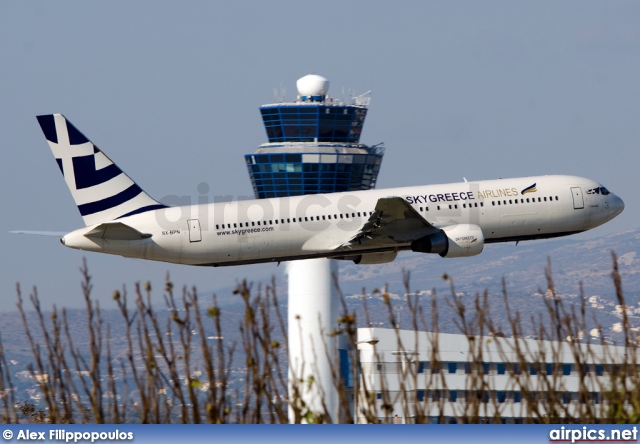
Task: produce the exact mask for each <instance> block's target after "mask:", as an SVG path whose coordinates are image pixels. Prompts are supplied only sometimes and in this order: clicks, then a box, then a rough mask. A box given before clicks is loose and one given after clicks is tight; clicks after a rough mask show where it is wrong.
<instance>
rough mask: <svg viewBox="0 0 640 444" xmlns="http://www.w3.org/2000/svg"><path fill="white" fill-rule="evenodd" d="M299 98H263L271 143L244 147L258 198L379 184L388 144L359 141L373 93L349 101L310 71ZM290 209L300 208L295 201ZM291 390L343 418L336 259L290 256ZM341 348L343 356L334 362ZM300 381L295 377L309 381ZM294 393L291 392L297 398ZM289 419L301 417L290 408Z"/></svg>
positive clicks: (317, 409)
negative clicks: (251, 149) (337, 379)
mask: <svg viewBox="0 0 640 444" xmlns="http://www.w3.org/2000/svg"><path fill="white" fill-rule="evenodd" d="M296 86H297V88H298V96H297V99H296V100H295V101H293V102H285V101H284V98H283V99H282V100H281V101H280V102H279V103H274V104H270V105H263V106H261V107H260V114H261V115H262V121H263V122H264V127H265V130H266V131H267V137H268V139H269V142H268V143H264V144H262V145H260V146H259V147H258V150H257V151H256V152H255V153H253V154H247V155H245V160H246V163H247V167H248V169H249V176H250V177H251V182H252V184H253V190H254V193H255V195H256V198H258V199H264V198H269V197H288V196H301V195H307V194H320V193H334V192H347V191H358V190H369V189H371V188H373V187H374V186H375V184H376V180H377V178H378V171H379V170H380V164H381V162H382V156H383V154H384V148H383V147H382V146H381V144H380V145H376V146H371V147H369V146H366V145H363V144H361V143H360V135H361V134H362V127H363V126H364V121H365V118H366V117H367V110H368V107H369V102H370V98H369V94H368V93H365V94H363V95H360V96H357V97H351V98H350V99H349V101H348V103H345V102H343V101H342V100H335V99H333V98H332V97H331V96H329V94H328V93H329V81H328V80H327V79H325V78H324V77H321V76H318V75H314V74H310V75H307V76H305V77H302V78H301V79H299V80H298V82H297V85H296ZM289 211H291V212H292V214H295V209H293V208H291V209H289ZM287 275H288V284H287V285H288V298H287V299H288V314H287V320H288V321H287V324H288V331H289V335H288V345H289V347H288V350H289V354H288V357H289V381H290V385H289V394H290V397H293V396H294V393H296V394H297V395H296V396H300V397H301V398H302V400H303V401H304V402H305V404H306V405H307V406H308V408H310V410H311V411H314V412H322V413H325V412H326V413H328V414H329V416H330V417H331V422H333V423H336V422H338V421H340V418H338V411H339V407H338V405H339V400H338V396H337V392H336V390H335V387H334V385H333V376H332V370H333V369H336V368H340V370H341V372H343V373H344V372H345V370H346V372H347V373H348V369H345V367H344V365H345V362H346V361H347V360H348V359H346V356H345V355H346V354H348V351H347V350H346V345H345V344H339V345H338V344H337V343H336V340H335V338H334V337H330V336H327V332H330V331H333V330H334V329H335V328H336V327H337V318H338V310H339V305H340V304H339V299H338V295H337V291H336V288H335V285H334V277H337V275H338V266H337V261H336V260H329V259H307V260H299V261H291V262H289V263H288V264H287ZM336 349H339V355H340V362H339V363H337V362H333V356H335V354H334V352H335V350H336ZM310 377H313V378H314V380H315V381H316V383H315V384H313V385H312V384H306V383H305V384H303V386H302V387H300V385H298V386H297V389H298V390H296V389H294V387H293V385H292V384H293V382H292V381H308V380H309V379H310ZM292 399H293V398H292ZM289 420H290V421H291V422H297V421H299V420H300V418H296V415H295V414H294V412H293V410H292V409H291V408H290V409H289Z"/></svg>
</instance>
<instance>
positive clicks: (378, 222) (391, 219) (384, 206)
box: [338, 196, 439, 249]
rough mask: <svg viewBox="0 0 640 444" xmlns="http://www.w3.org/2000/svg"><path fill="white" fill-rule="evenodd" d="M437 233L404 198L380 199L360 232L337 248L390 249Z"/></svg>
mask: <svg viewBox="0 0 640 444" xmlns="http://www.w3.org/2000/svg"><path fill="white" fill-rule="evenodd" d="M437 231H439V230H438V229H437V228H436V227H434V226H433V225H431V224H430V223H429V222H427V220H426V219H425V218H423V217H422V216H420V213H418V212H417V211H416V210H415V209H414V208H413V207H412V206H411V205H409V204H408V203H407V201H405V200H404V199H403V198H401V197H397V196H393V197H383V198H380V199H378V202H377V203H376V209H375V211H374V212H373V214H372V215H371V216H370V217H369V220H367V221H366V222H365V224H364V225H363V226H362V228H360V231H358V233H357V234H356V235H355V236H353V237H352V238H351V239H349V241H348V242H346V243H344V244H342V245H340V246H339V247H338V249H350V248H352V247H353V246H355V245H365V244H366V246H367V247H372V248H375V247H376V246H378V245H379V246H381V247H382V246H389V245H394V244H399V243H407V242H411V241H413V240H416V239H420V238H421V237H424V236H427V235H429V234H431V233H435V232H437Z"/></svg>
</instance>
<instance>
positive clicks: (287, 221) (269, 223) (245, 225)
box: [216, 211, 373, 230]
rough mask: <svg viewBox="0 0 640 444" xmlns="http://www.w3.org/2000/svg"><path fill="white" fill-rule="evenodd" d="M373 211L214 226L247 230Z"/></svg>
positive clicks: (357, 214)
mask: <svg viewBox="0 0 640 444" xmlns="http://www.w3.org/2000/svg"><path fill="white" fill-rule="evenodd" d="M372 214H373V211H369V212H368V213H367V212H366V211H362V212H360V211H359V212H357V213H340V214H324V215H322V216H305V217H290V218H286V219H284V218H283V219H272V220H263V221H259V220H258V221H251V222H236V223H229V224H216V230H220V229H223V230H224V229H229V228H249V227H255V226H258V227H260V226H265V227H266V226H273V225H285V224H290V223H300V222H315V221H321V220H338V219H350V218H356V217H367V216H371V215H372Z"/></svg>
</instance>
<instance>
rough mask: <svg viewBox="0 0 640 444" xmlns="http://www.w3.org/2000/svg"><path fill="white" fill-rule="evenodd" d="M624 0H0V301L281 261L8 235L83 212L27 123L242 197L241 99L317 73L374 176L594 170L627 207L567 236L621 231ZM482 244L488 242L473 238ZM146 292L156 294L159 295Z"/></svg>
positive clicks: (177, 190) (627, 124) (135, 167)
mask: <svg viewBox="0 0 640 444" xmlns="http://www.w3.org/2000/svg"><path fill="white" fill-rule="evenodd" d="M638 23H640V3H638V2H632V1H611V2H596V1H563V2H545V1H541V2H513V1H483V2H476V1H448V2H441V1H438V2H431V1H405V2H394V3H392V2H382V1H366V2H365V1H352V2H342V1H324V2H321V3H318V2H305V1H295V2H294V1H270V2H252V3H244V2H205V1H202V2H196V1H187V2H151V1H136V2H123V1H122V2H119V1H115V2H80V1H70V2H63V3H59V2H55V3H51V2H43V1H42V2H2V3H0V41H2V44H1V45H0V135H1V140H2V150H3V154H4V156H3V162H1V163H0V169H1V170H0V172H1V175H0V177H1V180H2V182H1V184H2V186H3V188H4V190H5V191H4V193H2V203H3V205H2V211H3V217H2V218H1V220H0V252H1V253H0V254H2V267H1V268H0V283H1V285H2V286H1V287H0V288H1V290H2V293H1V294H2V298H1V299H0V311H7V310H12V309H14V307H15V284H16V282H20V283H21V284H22V285H23V287H24V288H25V289H27V290H28V289H30V288H31V287H32V286H34V285H37V286H38V288H39V293H40V297H41V299H42V300H43V304H44V305H45V306H50V305H52V304H54V303H55V304H58V305H59V306H69V307H72V306H80V305H81V304H82V300H81V294H80V290H79V288H80V287H79V278H80V275H79V273H78V268H79V266H80V265H81V261H82V257H83V256H86V257H87V259H88V263H89V266H90V269H91V271H92V274H93V275H94V279H95V280H94V284H95V287H94V289H95V295H96V297H97V298H99V299H100V300H101V304H102V305H103V306H109V303H110V295H111V294H112V292H113V290H114V289H116V288H120V287H121V286H122V285H123V284H126V285H127V286H128V287H131V285H132V283H133V282H135V281H144V280H150V281H152V282H154V283H159V284H161V283H162V280H163V279H164V276H165V274H166V273H167V272H169V273H170V274H171V276H172V278H173V279H174V281H175V282H176V284H178V285H182V284H187V285H192V284H195V285H197V286H198V287H199V288H201V289H203V290H213V289H216V288H220V287H223V286H228V285H231V284H233V283H234V282H235V281H236V280H238V279H241V278H243V277H246V278H248V279H250V280H254V281H255V280H261V279H268V278H269V277H270V276H271V274H274V273H275V274H276V275H280V273H281V270H282V267H281V268H280V269H278V268H276V267H275V265H256V266H246V267H235V268H225V269H203V268H190V267H184V266H175V265H168V264H162V263H151V262H144V261H138V260H131V259H124V258H120V257H112V256H102V255H97V254H89V253H87V254H83V253H82V252H78V251H74V250H70V249H66V248H64V247H62V246H61V245H60V244H59V243H58V241H57V240H56V239H53V238H43V237H31V236H29V237H27V236H17V235H11V234H9V233H8V231H9V230H16V229H27V230H55V231H67V230H68V231H70V230H73V229H75V228H79V227H80V226H82V220H81V218H80V215H79V214H78V212H77V209H76V208H75V205H74V203H73V200H72V199H71V196H70V194H69V192H68V190H67V189H66V186H65V184H64V181H63V179H62V177H61V175H60V172H59V170H58V168H57V167H56V165H55V162H54V160H53V157H52V154H51V152H50V150H49V148H48V146H47V144H46V142H45V140H44V138H43V136H42V133H41V132H40V129H39V127H38V124H37V122H36V119H35V116H36V115H38V114H46V113H56V112H60V113H63V114H65V115H66V116H67V118H68V119H69V120H71V121H72V122H73V123H74V124H75V125H76V126H77V127H78V128H80V130H81V131H83V132H84V133H85V134H86V135H87V136H88V137H89V138H91V139H92V141H93V142H94V143H95V144H96V145H98V146H99V147H100V148H101V149H102V150H104V151H105V152H106V153H107V154H108V155H109V156H110V157H111V159H113V160H114V161H115V162H116V163H117V164H118V165H119V166H120V167H121V168H122V169H123V170H124V171H126V172H127V173H128V174H129V175H130V176H131V177H132V178H133V179H134V180H135V181H136V182H138V184H139V185H141V186H142V187H143V188H144V189H145V191H147V192H148V193H149V194H151V195H152V196H153V197H155V198H158V199H162V198H166V197H167V196H185V197H186V198H191V199H193V201H194V202H195V201H196V199H197V198H198V196H199V193H198V184H200V183H202V182H205V183H207V184H208V185H209V190H210V191H209V197H210V199H211V200H213V199H214V197H215V196H222V195H234V196H251V195H252V190H251V185H250V181H249V177H248V174H247V171H246V167H245V165H244V161H243V154H245V153H249V152H253V151H254V150H255V149H256V148H257V146H258V145H259V144H261V143H263V142H265V141H266V134H265V132H264V129H263V126H262V122H261V120H260V116H259V113H258V107H259V106H260V105H262V104H265V103H271V102H273V101H274V89H278V88H280V85H282V86H284V87H286V88H287V91H288V97H289V98H293V97H294V94H295V81H296V80H297V79H298V78H300V77H302V76H304V75H306V74H309V73H317V74H320V75H323V76H325V77H327V78H328V79H329V80H330V81H331V90H330V93H331V94H332V95H333V96H335V97H340V96H341V95H342V91H343V89H344V91H347V90H348V89H349V88H352V89H354V90H355V91H356V93H363V92H365V91H367V90H371V91H372V93H373V94H372V103H371V107H370V110H369V114H368V118H367V121H366V123H365V126H364V131H363V137H362V142H363V143H366V144H369V145H373V144H376V143H379V142H384V143H385V145H386V146H387V151H386V155H385V159H384V161H383V164H382V169H381V173H380V176H379V180H378V187H379V188H384V187H395V186H405V185H417V184H428V183H446V182H456V181H460V180H461V179H462V177H466V178H467V179H470V180H473V179H492V178H497V177H515V176H527V175H539V174H575V175H580V176H585V177H590V178H593V179H595V180H598V181H600V182H602V183H603V184H604V185H605V186H607V187H608V188H609V189H610V190H611V191H613V192H615V193H617V194H619V195H620V196H621V197H622V198H623V199H624V201H625V203H626V209H625V211H624V212H623V213H622V215H620V216H619V217H618V218H617V219H615V220H614V221H612V222H610V223H609V224H607V225H605V226H603V227H600V228H597V229H595V230H593V231H592V232H589V233H585V234H582V235H580V236H583V237H592V236H600V235H605V234H608V233H613V232H619V231H622V230H626V229H631V228H636V227H638V225H639V224H638V222H637V220H638V217H639V216H640V210H638V200H639V199H638V189H639V188H640V187H639V186H638V179H637V169H638V164H639V160H640V159H639V157H640V154H639V150H638V146H639V142H640V112H639V108H640V105H639V103H640V100H639V99H640V86H639V85H640V82H639V80H638V79H640V58H639V57H638V54H640V28H639V27H638ZM489 248H490V247H489ZM158 299H159V300H160V295H159V294H158Z"/></svg>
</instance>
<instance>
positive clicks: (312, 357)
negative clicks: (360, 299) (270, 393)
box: [287, 259, 339, 423]
mask: <svg viewBox="0 0 640 444" xmlns="http://www.w3.org/2000/svg"><path fill="white" fill-rule="evenodd" d="M287 274H288V280H289V310H288V335H289V398H290V399H291V398H292V394H293V392H292V384H296V386H297V387H298V388H299V392H300V396H301V398H302V400H303V401H304V402H305V404H306V405H307V406H308V408H309V409H310V410H311V411H312V412H314V413H324V410H325V408H326V409H327V413H328V414H329V416H330V418H331V422H333V423H335V422H337V420H338V395H337V392H336V388H335V387H334V385H333V378H332V376H331V368H332V367H333V368H337V367H336V366H338V365H339V363H338V362H335V360H334V356H335V355H336V353H337V350H336V340H335V338H333V337H331V336H329V335H328V334H329V333H331V332H332V330H333V329H334V328H336V327H337V313H338V302H339V301H338V294H337V291H336V288H335V285H334V280H333V276H334V275H335V276H337V275H338V265H337V263H336V261H335V260H330V259H308V260H302V261H292V262H289V264H288V266H287ZM310 377H313V384H312V385H311V386H309V380H310ZM301 381H302V382H301ZM289 421H290V422H293V421H294V415H293V411H292V410H291V409H290V410H289Z"/></svg>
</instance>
